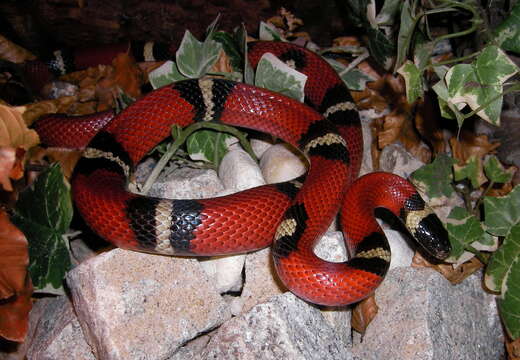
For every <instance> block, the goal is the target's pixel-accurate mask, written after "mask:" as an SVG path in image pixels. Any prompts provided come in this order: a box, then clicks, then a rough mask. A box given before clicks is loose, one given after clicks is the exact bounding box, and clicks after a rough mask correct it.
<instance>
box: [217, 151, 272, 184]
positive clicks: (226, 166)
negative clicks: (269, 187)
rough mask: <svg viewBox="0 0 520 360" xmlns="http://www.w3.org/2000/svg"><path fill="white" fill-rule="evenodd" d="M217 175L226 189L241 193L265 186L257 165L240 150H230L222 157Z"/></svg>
mask: <svg viewBox="0 0 520 360" xmlns="http://www.w3.org/2000/svg"><path fill="white" fill-rule="evenodd" d="M218 175H219V178H220V179H221V181H222V183H223V184H224V186H225V188H226V189H235V190H237V191H241V190H246V189H249V188H252V187H255V186H260V185H264V184H265V180H264V178H263V177H262V172H261V171H260V168H259V167H258V165H257V163H256V162H255V161H254V160H253V159H252V158H251V156H249V154H248V153H247V152H245V151H244V150H241V149H235V150H231V151H229V152H228V153H226V155H224V158H223V159H222V162H221V163H220V166H219V169H218Z"/></svg>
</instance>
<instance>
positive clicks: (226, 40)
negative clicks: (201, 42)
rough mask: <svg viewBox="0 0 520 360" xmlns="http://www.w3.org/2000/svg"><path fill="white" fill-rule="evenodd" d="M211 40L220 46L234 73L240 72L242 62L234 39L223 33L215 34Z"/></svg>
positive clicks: (242, 65)
mask: <svg viewBox="0 0 520 360" xmlns="http://www.w3.org/2000/svg"><path fill="white" fill-rule="evenodd" d="M212 39H213V40H215V41H217V42H219V43H220V44H222V48H223V49H224V52H225V53H226V55H227V56H228V57H229V61H230V63H231V66H232V67H233V70H234V71H239V72H242V69H243V67H244V61H243V57H242V54H241V53H240V48H239V45H238V44H237V42H236V39H235V37H233V36H232V35H230V34H229V33H227V32H224V31H218V32H215V33H214V34H213V36H212Z"/></svg>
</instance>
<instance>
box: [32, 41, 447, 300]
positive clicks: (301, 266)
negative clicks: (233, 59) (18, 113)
mask: <svg viewBox="0 0 520 360" xmlns="http://www.w3.org/2000/svg"><path fill="white" fill-rule="evenodd" d="M266 52H271V53H273V54H275V55H276V56H278V57H279V58H280V59H281V60H282V61H285V62H290V63H291V64H292V65H293V66H294V67H295V68H296V69H297V70H298V71H301V72H303V73H305V74H306V75H307V76H308V80H307V84H306V86H305V104H302V103H299V102H297V101H296V100H292V99H290V98H287V97H284V96H282V95H280V94H277V93H273V92H270V91H268V90H265V89H261V88H256V87H253V86H250V85H246V84H243V83H235V82H232V81H228V80H223V79H211V78H203V79H193V80H186V81H181V82H177V83H174V84H172V85H168V86H165V87H163V88H160V89H157V90H155V91H153V92H151V93H149V94H147V95H145V96H144V97H143V98H141V99H139V100H138V101H137V102H136V103H134V104H133V105H131V106H130V107H129V108H127V109H125V110H124V111H123V112H122V113H120V114H119V115H117V116H115V117H114V116H113V115H112V113H111V112H106V113H103V114H94V115H90V116H87V117H83V118H81V119H80V120H79V121H78V122H67V121H65V119H64V118H62V117H59V116H54V115H53V116H48V117H46V118H44V119H41V120H40V121H38V122H37V123H36V124H35V128H36V129H37V131H38V132H39V133H40V136H41V138H42V140H43V141H44V142H47V143H50V144H51V145H55V146H56V145H59V146H69V147H70V146H73V147H74V146H76V147H77V146H85V144H86V143H88V145H86V148H85V150H84V153H83V157H82V158H81V159H80V161H79V162H78V164H77V166H76V169H75V172H74V175H73V178H72V191H73V197H74V200H75V204H76V207H77V208H78V210H79V212H80V213H81V215H82V216H83V218H84V219H85V220H86V222H87V224H88V225H89V226H90V227H91V228H92V229H93V230H94V231H95V232H96V233H97V234H99V235H100V236H101V237H103V238H105V239H106V240H108V241H110V242H111V243H112V244H114V245H116V246H118V247H121V248H125V249H132V250H138V251H145V252H152V253H160V254H167V255H204V256H206V255H223V254H236V253H243V252H248V251H254V250H257V249H261V248H264V247H267V246H269V245H272V254H273V257H274V264H275V267H276V270H277V273H278V276H279V277H280V279H281V280H282V282H283V283H284V284H285V285H286V286H287V288H288V289H290V290H291V291H292V292H293V293H295V294H296V295H298V296H299V297H301V298H303V299H305V300H307V301H309V302H313V303H316V304H322V305H331V306H337V305H346V304H350V303H353V302H357V301H359V300H361V299H363V298H365V297H367V296H368V295H370V294H371V293H372V292H373V291H374V290H375V289H376V287H377V286H378V285H379V284H380V282H381V281H382V280H383V278H384V276H385V274H386V272H387V270H388V266H389V262H390V248H389V245H388V243H387V241H386V238H385V235H384V233H383V232H382V230H381V229H380V227H379V225H378V223H377V222H376V220H375V218H374V210H375V209H376V208H378V207H384V208H387V209H388V210H390V211H391V212H392V213H394V214H395V215H396V216H398V217H399V218H400V219H401V220H402V221H403V223H404V224H405V225H406V226H407V228H408V229H409V231H410V233H411V234H412V235H413V236H414V237H415V238H416V239H417V240H418V241H419V243H420V244H421V245H422V246H423V247H424V248H425V249H426V250H428V252H429V253H431V254H432V255H434V256H435V257H437V258H439V259H444V258H446V257H447V256H448V254H449V251H450V246H449V243H448V240H447V233H446V231H445V230H444V228H443V226H442V224H441V222H440V221H439V219H438V218H437V217H436V216H435V214H434V213H433V212H432V211H431V210H430V208H429V207H428V206H427V205H426V204H425V202H424V201H423V200H422V199H421V197H420V196H419V194H418V193H417V191H416V190H415V189H414V187H413V186H412V185H411V184H410V183H408V181H406V180H404V179H403V178H400V177H398V176H396V175H392V174H388V173H373V174H369V175H365V176H363V177H361V178H359V179H358V180H356V181H354V180H355V178H356V177H357V174H358V171H359V167H360V163H361V156H362V134H361V126H360V120H359V116H358V112H357V110H356V107H355V105H354V103H353V100H352V98H351V96H350V94H349V92H348V90H347V88H346V87H345V85H344V84H343V82H342V80H341V79H340V78H339V77H338V76H337V74H336V72H335V71H334V70H333V69H332V68H331V67H330V66H329V64H328V63H327V62H326V61H325V60H323V59H322V58H321V57H319V56H318V55H316V54H314V53H313V52H311V51H308V50H306V49H303V48H301V47H298V46H296V45H292V44H289V43H282V42H256V43H251V44H249V53H248V56H249V60H250V62H251V64H252V65H253V66H256V64H257V62H258V61H259V59H260V57H261V56H262V54H264V53H266ZM196 121H219V122H222V123H224V124H228V125H233V126H239V127H244V128H249V129H254V130H258V131H262V132H266V133H269V134H271V135H274V136H276V137H278V138H280V139H282V140H283V141H285V142H287V143H289V144H291V145H293V146H294V147H296V148H298V149H300V151H302V152H303V154H305V156H306V157H307V158H308V160H309V163H310V169H309V171H308V173H307V175H306V176H304V177H301V178H298V179H295V180H293V181H289V182H285V183H279V184H270V185H264V186H260V187H256V188H253V189H249V190H246V191H242V192H240V193H236V194H233V195H229V196H224V197H220V198H214V199H204V200H166V199H158V198H149V197H143V196H139V195H136V194H132V193H129V192H128V191H126V188H125V185H126V179H127V177H128V176H129V174H130V173H131V171H132V169H133V168H134V166H135V165H136V164H137V163H139V161H140V160H141V159H142V158H143V157H144V156H145V155H146V154H147V153H148V152H149V151H150V150H151V149H152V148H153V147H154V146H155V145H156V144H158V143H159V142H160V141H162V140H164V139H165V138H166V137H167V136H169V134H170V129H171V126H172V124H178V125H181V126H186V125H189V124H191V123H193V122H196ZM105 123H108V124H107V125H105ZM92 124H94V125H95V126H94V127H92V128H91V125H92ZM78 132H79V133H82V134H83V135H81V134H77V133H78ZM76 134H77V135H76ZM94 134H95V135H94ZM90 139H91V140H90ZM63 140H66V141H65V142H63ZM342 204H343V205H342ZM341 205H342V206H343V210H342V211H341V214H340V223H341V227H342V229H343V231H344V234H345V237H346V239H347V240H346V244H347V248H348V251H349V253H350V256H351V258H350V260H349V261H347V262H343V263H331V262H327V261H324V260H322V259H320V258H318V257H317V256H316V255H315V254H314V252H313V248H314V246H315V244H316V242H317V240H318V239H319V238H320V236H321V235H322V234H323V233H324V232H325V231H326V230H327V227H328V226H329V224H330V223H331V221H332V220H333V218H334V216H335V214H336V213H337V212H338V210H339V209H340V206H341Z"/></svg>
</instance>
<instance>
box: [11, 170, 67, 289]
mask: <svg viewBox="0 0 520 360" xmlns="http://www.w3.org/2000/svg"><path fill="white" fill-rule="evenodd" d="M72 214H73V209H72V200H71V196H70V188H69V185H68V184H67V183H66V181H65V178H64V177H63V174H62V173H61V170H60V166H59V165H57V164H54V165H51V166H50V167H49V168H48V169H47V170H45V171H44V172H42V173H41V174H40V176H38V178H37V179H36V181H35V182H34V184H33V185H32V186H31V187H30V188H29V189H27V190H25V191H23V192H22V193H20V197H19V199H18V201H17V203H16V207H15V209H14V214H13V218H12V221H13V223H14V224H15V225H16V226H18V227H19V228H20V230H22V231H23V233H24V234H25V236H26V237H27V239H28V241H29V257H30V264H29V273H30V275H31V279H32V282H33V285H34V287H35V289H37V290H42V289H45V290H46V291H47V290H48V291H49V292H51V293H63V278H64V276H65V273H66V272H67V271H68V270H69V269H70V266H71V262H70V256H69V251H68V245H67V243H66V241H65V240H64V237H63V235H64V234H65V232H66V231H67V230H68V229H69V225H70V222H71V220H72Z"/></svg>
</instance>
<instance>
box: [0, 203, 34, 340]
mask: <svg viewBox="0 0 520 360" xmlns="http://www.w3.org/2000/svg"><path fill="white" fill-rule="evenodd" d="M0 253H1V254H2V256H1V257H0V299H1V301H0V336H2V337H4V338H6V339H8V340H11V341H23V340H24V338H25V336H26V334H27V330H28V316H29V311H30V310H31V306H32V304H31V294H32V284H31V279H30V277H29V274H28V272H27V266H28V265H29V253H28V243H27V239H26V238H25V236H24V235H23V233H22V232H21V231H20V230H19V229H18V228H17V227H16V226H14V225H13V224H12V223H11V221H10V220H9V216H8V215H7V213H6V212H5V211H0Z"/></svg>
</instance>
